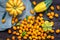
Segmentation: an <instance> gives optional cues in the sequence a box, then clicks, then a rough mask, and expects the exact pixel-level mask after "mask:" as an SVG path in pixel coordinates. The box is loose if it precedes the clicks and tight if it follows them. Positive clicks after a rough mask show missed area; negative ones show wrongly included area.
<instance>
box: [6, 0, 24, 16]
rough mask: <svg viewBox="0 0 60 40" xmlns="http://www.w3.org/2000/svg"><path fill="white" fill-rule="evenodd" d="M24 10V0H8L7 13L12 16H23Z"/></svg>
mask: <svg viewBox="0 0 60 40" xmlns="http://www.w3.org/2000/svg"><path fill="white" fill-rule="evenodd" d="M24 9H25V6H24V3H23V2H22V0H8V2H7V3H6V11H7V12H9V14H10V15H12V16H15V17H16V16H17V15H21V14H22V12H23V10H24Z"/></svg>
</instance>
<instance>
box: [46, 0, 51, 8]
mask: <svg viewBox="0 0 60 40" xmlns="http://www.w3.org/2000/svg"><path fill="white" fill-rule="evenodd" d="M45 3H46V7H47V8H48V7H49V6H50V5H51V4H52V0H45Z"/></svg>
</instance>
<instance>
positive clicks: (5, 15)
mask: <svg viewBox="0 0 60 40" xmlns="http://www.w3.org/2000/svg"><path fill="white" fill-rule="evenodd" d="M6 14H7V13H6V11H5V13H4V14H3V17H2V19H4V18H5V16H6Z"/></svg>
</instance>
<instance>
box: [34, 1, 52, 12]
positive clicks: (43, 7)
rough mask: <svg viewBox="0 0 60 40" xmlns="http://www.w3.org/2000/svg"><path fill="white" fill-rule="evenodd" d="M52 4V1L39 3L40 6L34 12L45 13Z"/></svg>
mask: <svg viewBox="0 0 60 40" xmlns="http://www.w3.org/2000/svg"><path fill="white" fill-rule="evenodd" d="M51 4H52V0H45V1H42V2H40V3H38V4H37V5H36V6H35V7H34V11H35V12H43V11H46V10H47V9H48V8H49V6H50V5H51Z"/></svg>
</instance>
